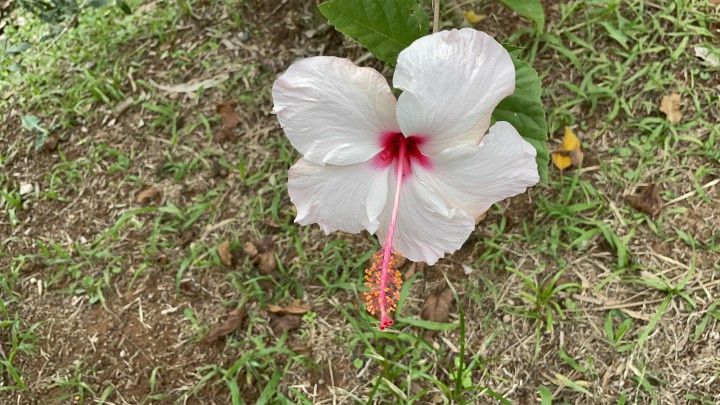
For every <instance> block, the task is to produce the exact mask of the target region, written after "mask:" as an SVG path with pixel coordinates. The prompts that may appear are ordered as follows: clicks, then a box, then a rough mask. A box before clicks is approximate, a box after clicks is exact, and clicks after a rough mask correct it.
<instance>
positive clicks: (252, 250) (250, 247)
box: [243, 242, 258, 258]
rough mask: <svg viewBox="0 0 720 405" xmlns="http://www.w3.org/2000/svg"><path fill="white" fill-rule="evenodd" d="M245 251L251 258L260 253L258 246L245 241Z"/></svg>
mask: <svg viewBox="0 0 720 405" xmlns="http://www.w3.org/2000/svg"><path fill="white" fill-rule="evenodd" d="M243 252H245V254H246V255H248V256H249V257H250V258H254V257H255V256H257V255H258V249H257V246H255V244H254V243H252V242H245V245H243Z"/></svg>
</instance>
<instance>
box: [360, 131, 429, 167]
mask: <svg viewBox="0 0 720 405" xmlns="http://www.w3.org/2000/svg"><path fill="white" fill-rule="evenodd" d="M427 139H428V138H427V137H426V136H423V135H412V136H408V137H406V136H405V135H403V134H402V133H400V132H385V133H384V134H382V135H381V136H380V144H381V145H382V147H383V149H382V151H380V153H378V154H377V155H375V157H374V158H373V165H375V166H376V167H379V168H383V169H384V168H386V167H388V166H390V165H392V164H394V165H397V164H398V161H397V160H398V159H399V158H400V155H401V153H400V151H401V150H403V149H404V151H405V154H404V159H405V161H404V162H403V165H402V167H403V173H402V174H403V177H405V176H408V175H409V174H410V173H412V167H413V165H420V166H422V167H424V168H426V169H430V168H431V167H432V162H431V161H430V158H429V157H427V156H426V155H425V154H423V153H422V151H421V150H420V149H421V147H422V145H423V144H425V142H427Z"/></svg>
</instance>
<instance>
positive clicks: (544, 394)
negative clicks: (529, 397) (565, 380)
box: [538, 385, 553, 405]
mask: <svg viewBox="0 0 720 405" xmlns="http://www.w3.org/2000/svg"><path fill="white" fill-rule="evenodd" d="M538 394H540V405H552V398H553V396H552V392H550V390H549V389H548V388H547V387H546V386H544V385H541V386H540V387H539V388H538Z"/></svg>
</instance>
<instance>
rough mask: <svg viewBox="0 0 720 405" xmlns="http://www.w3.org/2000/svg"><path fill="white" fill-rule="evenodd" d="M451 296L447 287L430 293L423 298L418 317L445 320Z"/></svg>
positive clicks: (437, 320) (446, 319) (429, 319)
mask: <svg viewBox="0 0 720 405" xmlns="http://www.w3.org/2000/svg"><path fill="white" fill-rule="evenodd" d="M452 298H453V297H452V291H450V289H449V288H446V289H445V290H443V291H442V292H439V293H438V292H436V293H434V294H430V295H429V296H428V297H427V298H426V299H425V304H423V309H422V312H421V313H420V317H421V318H422V319H425V320H426V321H433V322H447V321H448V313H449V312H450V304H452Z"/></svg>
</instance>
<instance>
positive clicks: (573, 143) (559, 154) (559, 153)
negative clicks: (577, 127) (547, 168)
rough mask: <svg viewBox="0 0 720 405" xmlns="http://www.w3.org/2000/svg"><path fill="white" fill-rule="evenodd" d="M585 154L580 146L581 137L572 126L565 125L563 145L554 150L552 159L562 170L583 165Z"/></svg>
mask: <svg viewBox="0 0 720 405" xmlns="http://www.w3.org/2000/svg"><path fill="white" fill-rule="evenodd" d="M584 157H585V154H584V153H583V151H582V149H581V148H580V139H579V138H578V137H577V135H575V132H573V130H572V128H570V127H565V132H564V134H563V142H562V147H561V148H559V149H557V150H555V151H553V153H552V161H553V163H554V164H555V167H557V168H558V169H560V170H565V169H567V168H568V167H570V166H573V167H576V168H577V167H580V166H582V162H583V158H584Z"/></svg>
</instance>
